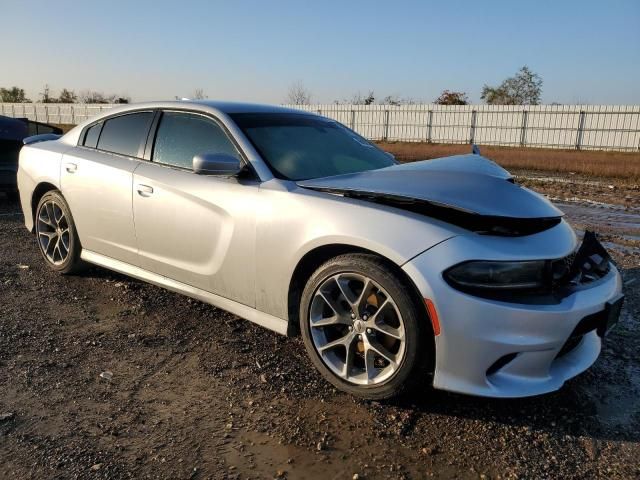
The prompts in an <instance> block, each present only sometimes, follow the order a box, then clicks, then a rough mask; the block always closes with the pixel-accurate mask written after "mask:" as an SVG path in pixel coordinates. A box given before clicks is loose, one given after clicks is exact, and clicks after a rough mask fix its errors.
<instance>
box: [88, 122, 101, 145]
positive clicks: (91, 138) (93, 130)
mask: <svg viewBox="0 0 640 480" xmlns="http://www.w3.org/2000/svg"><path fill="white" fill-rule="evenodd" d="M101 128H102V122H100V123H96V124H95V125H93V126H92V127H89V129H87V132H86V133H85V135H84V143H83V145H84V146H85V147H89V148H96V147H97V146H98V137H99V136H100V129H101Z"/></svg>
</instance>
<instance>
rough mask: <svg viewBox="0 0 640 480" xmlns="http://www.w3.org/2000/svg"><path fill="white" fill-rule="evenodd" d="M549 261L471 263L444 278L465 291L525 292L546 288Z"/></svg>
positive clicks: (454, 269)
mask: <svg viewBox="0 0 640 480" xmlns="http://www.w3.org/2000/svg"><path fill="white" fill-rule="evenodd" d="M547 272H548V268H547V262H546V261H544V260H542V261H539V260H536V261H524V262H492V261H484V260H477V261H470V262H464V263H460V264H458V265H456V266H454V267H451V268H450V269H449V270H447V271H446V272H444V278H445V279H446V280H447V281H448V282H449V283H450V284H452V285H453V286H455V287H458V288H462V289H475V288H481V289H499V290H522V289H539V288H542V287H544V286H545V284H546V283H547V282H546V281H545V279H546V277H547Z"/></svg>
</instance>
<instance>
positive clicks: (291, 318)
mask: <svg viewBox="0 0 640 480" xmlns="http://www.w3.org/2000/svg"><path fill="white" fill-rule="evenodd" d="M349 253H365V254H370V255H375V256H376V257H378V258H380V259H382V260H383V261H384V262H385V263H387V264H388V265H389V267H390V268H392V269H393V271H394V272H395V273H396V274H397V275H398V276H399V277H400V278H402V279H403V280H404V281H405V282H406V284H407V285H408V286H409V287H410V289H411V296H412V297H413V298H414V300H415V301H416V307H417V308H419V311H420V312H422V313H423V318H424V320H425V326H426V328H427V331H428V332H429V337H430V339H431V340H430V341H432V342H433V345H432V348H431V351H432V352H433V353H434V355H435V336H434V333H433V327H432V323H431V321H430V318H429V312H428V311H427V308H426V306H425V304H424V300H423V299H422V297H421V295H420V292H419V290H418V287H417V286H416V285H415V283H414V282H413V280H412V279H411V278H410V277H409V275H408V274H407V273H406V272H405V271H404V270H403V269H402V268H400V265H398V264H397V263H395V262H393V261H392V260H390V259H389V258H387V257H385V256H383V255H380V254H379V253H376V252H374V251H372V250H368V249H366V248H363V247H358V246H355V245H349V244H328V245H322V246H319V247H316V248H314V249H312V250H310V251H309V252H307V253H306V254H305V255H304V256H303V257H302V258H301V259H300V260H299V261H298V263H297V265H296V267H295V269H294V270H293V274H292V275H291V280H290V282H289V290H288V295H287V307H288V326H287V334H288V335H289V336H297V335H299V334H300V328H299V320H300V316H299V310H300V301H301V298H302V291H303V290H304V287H305V285H306V283H307V281H308V279H309V278H310V277H311V275H312V274H313V272H315V271H316V269H317V268H318V267H319V266H320V265H322V264H323V263H324V262H326V261H327V260H330V259H331V258H334V257H337V256H339V255H344V254H349ZM430 365H434V363H433V362H430Z"/></svg>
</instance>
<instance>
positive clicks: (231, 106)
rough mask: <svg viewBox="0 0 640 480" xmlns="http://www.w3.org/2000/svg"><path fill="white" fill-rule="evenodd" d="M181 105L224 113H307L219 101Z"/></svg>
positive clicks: (255, 104)
mask: <svg viewBox="0 0 640 480" xmlns="http://www.w3.org/2000/svg"><path fill="white" fill-rule="evenodd" d="M181 102H182V103H186V104H188V103H192V104H195V105H205V106H207V107H212V108H215V109H217V110H219V111H221V112H224V113H227V114H228V113H308V112H305V111H303V110H297V109H294V108H288V107H281V106H278V105H267V104H262V103H246V102H227V101H220V100H181Z"/></svg>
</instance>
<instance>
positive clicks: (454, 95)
mask: <svg viewBox="0 0 640 480" xmlns="http://www.w3.org/2000/svg"><path fill="white" fill-rule="evenodd" d="M435 103H437V104H438V105H469V98H468V97H467V94H466V93H465V92H452V91H451V90H443V91H442V93H441V94H440V96H439V97H438V98H436V100H435Z"/></svg>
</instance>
